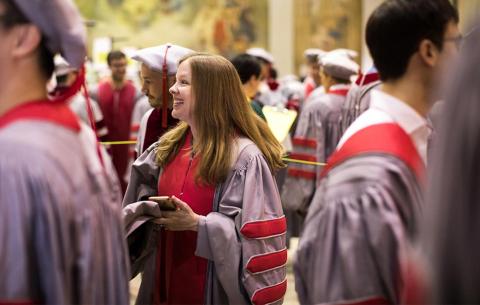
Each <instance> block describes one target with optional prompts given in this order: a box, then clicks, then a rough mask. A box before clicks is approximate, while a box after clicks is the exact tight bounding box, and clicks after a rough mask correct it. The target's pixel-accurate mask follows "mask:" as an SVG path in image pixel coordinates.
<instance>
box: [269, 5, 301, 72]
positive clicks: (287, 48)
mask: <svg viewBox="0 0 480 305" xmlns="http://www.w3.org/2000/svg"><path fill="white" fill-rule="evenodd" d="M295 2H296V0H269V2H268V7H269V12H268V19H269V23H268V25H269V27H268V28H269V33H268V34H269V35H268V37H269V43H268V45H269V46H268V47H269V50H270V52H271V53H272V55H273V56H274V57H275V68H276V69H277V70H278V75H279V76H280V77H281V76H283V75H287V74H291V73H293V71H294V67H293V65H294V64H293V61H294V40H293V38H294V33H293V31H294V24H293V5H294V3H295Z"/></svg>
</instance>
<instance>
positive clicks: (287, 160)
mask: <svg viewBox="0 0 480 305" xmlns="http://www.w3.org/2000/svg"><path fill="white" fill-rule="evenodd" d="M135 143H137V141H109V142H100V144H103V145H126V144H135ZM282 160H283V161H286V162H290V163H299V164H306V165H316V166H325V165H327V163H322V162H312V161H304V160H296V159H290V158H282Z"/></svg>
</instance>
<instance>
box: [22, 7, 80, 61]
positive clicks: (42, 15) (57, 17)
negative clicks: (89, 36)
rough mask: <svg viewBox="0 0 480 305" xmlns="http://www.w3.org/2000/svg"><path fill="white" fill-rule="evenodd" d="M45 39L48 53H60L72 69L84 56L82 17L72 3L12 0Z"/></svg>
mask: <svg viewBox="0 0 480 305" xmlns="http://www.w3.org/2000/svg"><path fill="white" fill-rule="evenodd" d="M13 1H14V3H15V4H16V6H17V7H18V8H19V9H20V11H22V13H23V14H25V16H26V17H27V19H28V20H29V21H30V22H31V23H33V24H35V25H36V26H37V27H38V28H39V29H40V31H41V32H42V34H43V36H44V37H45V39H46V43H47V47H48V49H49V50H50V51H51V52H52V53H53V54H57V53H60V54H61V55H62V56H63V57H64V58H65V60H66V61H67V62H68V63H69V64H70V65H72V66H73V67H75V68H80V67H81V66H82V65H83V63H84V61H85V56H86V54H87V49H86V31H85V26H84V24H83V19H82V16H81V15H80V13H79V11H78V9H77V7H76V6H75V4H74V3H73V2H72V0H13Z"/></svg>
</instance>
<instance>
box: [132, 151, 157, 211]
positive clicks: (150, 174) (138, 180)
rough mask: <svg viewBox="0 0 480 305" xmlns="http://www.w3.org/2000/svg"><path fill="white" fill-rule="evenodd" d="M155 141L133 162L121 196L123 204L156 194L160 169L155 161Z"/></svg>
mask: <svg viewBox="0 0 480 305" xmlns="http://www.w3.org/2000/svg"><path fill="white" fill-rule="evenodd" d="M156 147H157V143H154V144H152V145H151V146H150V147H149V148H148V149H147V150H146V151H144V152H143V153H142V154H141V155H140V156H139V157H138V158H137V160H135V162H133V165H132V170H131V173H130V182H129V183H128V186H127V191H126V192H125V196H124V198H123V206H124V207H125V206H126V205H128V204H131V203H133V202H137V201H141V200H144V199H147V198H148V197H150V196H156V195H157V190H158V176H159V173H160V169H159V167H158V165H157V164H156V162H155V155H156Z"/></svg>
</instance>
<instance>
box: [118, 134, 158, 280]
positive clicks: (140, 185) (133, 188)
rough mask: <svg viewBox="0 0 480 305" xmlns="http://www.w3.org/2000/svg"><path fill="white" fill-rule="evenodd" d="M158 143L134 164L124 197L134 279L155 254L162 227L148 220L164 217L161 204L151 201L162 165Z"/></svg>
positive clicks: (124, 215) (156, 187) (126, 230)
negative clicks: (156, 155)
mask: <svg viewBox="0 0 480 305" xmlns="http://www.w3.org/2000/svg"><path fill="white" fill-rule="evenodd" d="M156 146H157V143H154V144H152V146H150V147H149V148H148V149H147V150H146V151H145V152H144V153H143V154H142V155H140V157H138V159H137V160H135V162H134V163H133V165H132V170H131V173H130V175H131V176H130V182H129V183H128V186H127V191H126V193H125V197H124V198H123V206H124V208H123V218H124V223H125V232H126V234H127V244H128V249H129V256H130V264H131V278H133V277H135V276H136V275H137V274H138V273H140V272H142V271H143V269H144V266H145V265H149V261H150V260H151V259H152V258H153V257H154V256H155V250H156V245H157V241H158V236H159V235H158V233H159V230H160V226H159V225H157V224H154V223H152V222H149V221H148V220H151V219H153V218H157V217H160V216H161V211H160V208H159V207H158V204H157V203H155V202H153V201H148V200H146V199H148V197H150V196H156V195H157V193H158V191H157V189H158V176H159V173H160V170H159V167H158V166H157V164H156V162H155V154H156V149H155V148H156Z"/></svg>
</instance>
